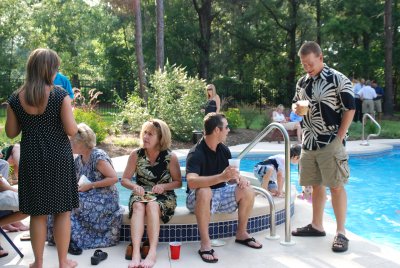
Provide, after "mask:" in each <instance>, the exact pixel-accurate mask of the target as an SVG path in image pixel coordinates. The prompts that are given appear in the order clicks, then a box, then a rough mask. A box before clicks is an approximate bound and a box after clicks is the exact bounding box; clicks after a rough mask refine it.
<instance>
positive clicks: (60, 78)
mask: <svg viewBox="0 0 400 268" xmlns="http://www.w3.org/2000/svg"><path fill="white" fill-rule="evenodd" d="M53 84H54V85H55V86H60V87H62V88H63V89H65V90H66V91H67V93H68V95H69V97H70V98H71V100H73V99H74V91H73V90H72V86H71V82H70V81H69V79H68V77H66V76H65V75H63V74H62V73H60V72H57V75H56V78H54V81H53Z"/></svg>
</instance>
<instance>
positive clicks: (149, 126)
mask: <svg viewBox="0 0 400 268" xmlns="http://www.w3.org/2000/svg"><path fill="white" fill-rule="evenodd" d="M145 131H150V132H154V133H156V134H157V137H158V146H159V150H160V151H165V150H167V149H169V148H170V147H171V131H170V129H169V127H168V125H167V123H165V122H164V121H162V120H160V119H152V120H150V121H147V122H144V123H143V125H142V130H141V131H140V147H142V148H143V136H144V132H145Z"/></svg>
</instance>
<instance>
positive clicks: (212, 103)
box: [204, 84, 221, 115]
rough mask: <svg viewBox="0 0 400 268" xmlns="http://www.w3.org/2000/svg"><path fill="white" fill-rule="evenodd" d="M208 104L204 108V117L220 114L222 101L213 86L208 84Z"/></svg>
mask: <svg viewBox="0 0 400 268" xmlns="http://www.w3.org/2000/svg"><path fill="white" fill-rule="evenodd" d="M206 90H207V92H206V94H207V103H206V106H205V108H204V115H207V114H208V113H219V111H220V108H221V99H220V97H219V96H218V94H217V90H216V89H215V86H214V85H213V84H208V85H207V86H206Z"/></svg>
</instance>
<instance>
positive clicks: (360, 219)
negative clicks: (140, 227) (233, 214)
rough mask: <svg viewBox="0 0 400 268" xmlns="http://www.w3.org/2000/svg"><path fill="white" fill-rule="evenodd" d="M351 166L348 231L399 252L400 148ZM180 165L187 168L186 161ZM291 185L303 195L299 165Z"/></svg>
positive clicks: (249, 164) (246, 162)
mask: <svg viewBox="0 0 400 268" xmlns="http://www.w3.org/2000/svg"><path fill="white" fill-rule="evenodd" d="M266 157H267V155H265V156H262V157H246V158H245V159H242V160H241V163H240V170H241V171H248V172H253V167H254V165H255V164H256V163H257V162H259V161H262V160H264V159H265V158H266ZM349 163H350V169H351V172H350V175H351V176H350V179H349V183H348V184H347V185H346V191H347V197H348V212H347V222H346V228H347V229H348V230H350V231H351V232H353V233H355V234H357V235H359V236H362V237H364V238H367V239H370V240H372V241H374V242H376V243H379V244H385V245H388V246H391V247H394V248H396V249H398V250H400V202H399V200H400V177H399V174H398V173H399V172H398V170H400V169H399V167H400V148H397V149H395V150H392V151H388V152H385V153H382V154H376V155H366V156H350V161H349ZM180 164H181V166H184V165H185V163H184V162H181V163H180ZM291 182H292V184H294V185H296V187H297V190H298V191H299V192H301V187H300V186H299V184H298V167H297V165H291ZM118 189H119V191H120V204H123V205H127V204H128V200H129V195H130V192H131V191H129V190H127V189H126V188H124V187H122V186H121V185H120V184H118ZM185 191H186V182H184V183H183V186H182V188H181V189H179V190H178V191H176V193H177V195H178V206H185V198H186V194H185ZM327 194H329V190H328V191H327ZM325 211H326V213H327V214H329V215H330V216H332V217H333V218H334V213H333V209H332V206H331V203H330V202H327V203H326V207H325ZM396 212H398V213H396ZM310 220H311V219H310ZM330 231H334V230H330Z"/></svg>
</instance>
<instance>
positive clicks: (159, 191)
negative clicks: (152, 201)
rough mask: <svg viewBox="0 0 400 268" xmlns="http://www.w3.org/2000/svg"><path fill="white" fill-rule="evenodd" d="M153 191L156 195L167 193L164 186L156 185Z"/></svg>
mask: <svg viewBox="0 0 400 268" xmlns="http://www.w3.org/2000/svg"><path fill="white" fill-rule="evenodd" d="M151 191H152V192H153V193H156V194H162V193H164V191H165V189H164V185H162V184H157V185H154V186H153V188H152V189H151Z"/></svg>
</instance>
